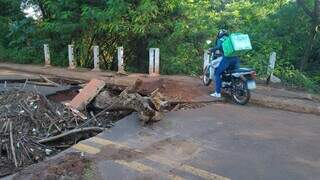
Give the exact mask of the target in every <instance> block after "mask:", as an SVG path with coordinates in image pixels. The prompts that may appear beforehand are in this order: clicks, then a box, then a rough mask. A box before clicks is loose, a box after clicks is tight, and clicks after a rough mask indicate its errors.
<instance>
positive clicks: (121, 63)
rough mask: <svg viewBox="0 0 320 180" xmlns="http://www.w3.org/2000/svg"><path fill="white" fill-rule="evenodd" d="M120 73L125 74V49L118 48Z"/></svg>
mask: <svg viewBox="0 0 320 180" xmlns="http://www.w3.org/2000/svg"><path fill="white" fill-rule="evenodd" d="M118 73H125V71H124V49H123V47H118Z"/></svg>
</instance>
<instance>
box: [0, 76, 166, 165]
mask: <svg viewBox="0 0 320 180" xmlns="http://www.w3.org/2000/svg"><path fill="white" fill-rule="evenodd" d="M141 83H142V82H141V81H140V80H138V81H137V82H136V83H135V85H134V86H132V87H129V88H127V89H125V90H124V91H122V92H121V93H120V94H114V93H112V92H111V91H108V90H107V89H106V87H105V85H104V84H103V83H100V84H99V83H93V85H92V84H90V83H89V84H88V85H87V86H93V87H87V88H86V87H85V88H84V89H83V90H82V91H81V92H80V93H79V94H78V96H77V97H75V100H76V101H77V102H80V103H79V104H81V106H78V107H75V104H76V103H74V102H75V101H71V102H70V104H67V105H64V104H57V103H53V102H50V101H49V100H48V99H47V98H46V97H45V96H43V95H41V94H38V93H34V92H23V91H19V90H17V91H10V92H9V91H8V92H3V93H1V94H0V160H1V161H0V168H2V167H5V166H6V167H8V166H9V165H11V166H13V167H16V168H19V167H24V166H27V165H30V164H32V163H35V162H38V161H40V160H42V159H44V158H45V157H46V156H49V155H52V154H55V153H57V152H58V151H59V149H63V148H66V147H70V146H71V145H73V144H74V143H76V142H78V141H79V140H80V139H84V138H88V137H90V136H93V135H95V134H97V133H99V132H101V131H103V130H104V129H105V128H109V127H111V125H112V123H113V122H114V121H117V120H119V119H121V118H123V117H125V116H126V115H128V114H129V113H131V112H133V111H136V112H137V113H138V114H139V117H140V119H141V121H142V122H143V123H148V122H154V121H158V120H160V119H161V114H162V113H161V112H162V110H163V108H165V107H166V105H167V104H166V101H164V98H163V97H162V96H161V94H160V93H158V92H157V91H155V92H153V93H152V94H151V95H150V97H143V96H141V95H140V94H138V93H137V89H139V87H140V86H141ZM97 84H98V85H99V86H100V87H99V88H97V87H95V85H97ZM92 90H94V91H95V92H94V93H93V94H92V92H90V91H92ZM87 91H89V92H87ZM88 106H91V108H92V107H94V108H95V109H98V110H96V111H89V110H88V109H90V108H87V107H88Z"/></svg>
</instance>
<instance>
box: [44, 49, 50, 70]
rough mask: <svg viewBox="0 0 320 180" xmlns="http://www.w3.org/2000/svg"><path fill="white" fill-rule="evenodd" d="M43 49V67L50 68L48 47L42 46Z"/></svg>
mask: <svg viewBox="0 0 320 180" xmlns="http://www.w3.org/2000/svg"><path fill="white" fill-rule="evenodd" d="M43 49H44V66H45V67H49V66H51V59H50V50H49V45H48V44H44V45H43Z"/></svg>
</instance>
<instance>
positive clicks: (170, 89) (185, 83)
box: [142, 76, 210, 102]
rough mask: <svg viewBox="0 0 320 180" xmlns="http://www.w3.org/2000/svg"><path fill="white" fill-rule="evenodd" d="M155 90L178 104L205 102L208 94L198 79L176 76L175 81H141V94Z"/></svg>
mask: <svg viewBox="0 0 320 180" xmlns="http://www.w3.org/2000/svg"><path fill="white" fill-rule="evenodd" d="M157 88H159V90H160V92H161V93H162V94H163V95H164V96H165V97H167V98H168V99H170V101H180V102H192V101H207V100H208V98H207V97H208V96H207V95H208V93H209V92H210V90H209V88H208V87H205V86H203V85H202V84H201V81H200V79H198V78H190V77H188V78H185V77H182V76H181V77H179V76H178V77H177V78H176V79H175V80H173V79H169V78H152V79H146V80H143V86H142V92H144V93H150V92H152V91H154V90H156V89H157Z"/></svg>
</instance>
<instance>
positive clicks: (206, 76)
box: [202, 66, 212, 86]
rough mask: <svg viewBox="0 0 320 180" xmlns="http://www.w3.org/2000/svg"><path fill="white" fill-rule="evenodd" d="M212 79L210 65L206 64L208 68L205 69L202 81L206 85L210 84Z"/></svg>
mask: <svg viewBox="0 0 320 180" xmlns="http://www.w3.org/2000/svg"><path fill="white" fill-rule="evenodd" d="M211 81H212V80H211V79H210V69H209V66H206V68H205V69H204V71H203V76H202V83H203V85H205V86H209V85H210V83H211Z"/></svg>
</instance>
